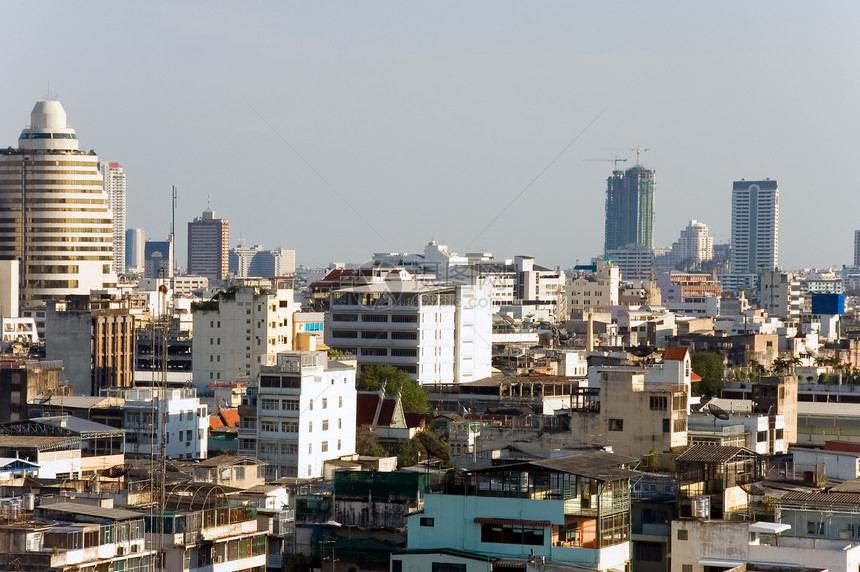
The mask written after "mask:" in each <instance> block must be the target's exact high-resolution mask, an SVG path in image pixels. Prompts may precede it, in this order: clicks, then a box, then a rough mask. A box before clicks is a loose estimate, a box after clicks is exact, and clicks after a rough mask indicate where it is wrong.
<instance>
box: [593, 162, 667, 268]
mask: <svg viewBox="0 0 860 572" xmlns="http://www.w3.org/2000/svg"><path fill="white" fill-rule="evenodd" d="M654 183H655V179H654V171H651V170H648V169H645V168H644V167H642V166H641V165H636V166H635V167H633V168H631V169H627V171H613V172H612V176H611V177H609V178H608V179H607V180H606V229H605V241H604V246H603V249H604V251H607V252H608V251H610V250H615V249H617V248H623V247H626V246H631V245H639V246H643V247H645V248H647V249H649V250H651V249H653V248H654V190H655V184H654Z"/></svg>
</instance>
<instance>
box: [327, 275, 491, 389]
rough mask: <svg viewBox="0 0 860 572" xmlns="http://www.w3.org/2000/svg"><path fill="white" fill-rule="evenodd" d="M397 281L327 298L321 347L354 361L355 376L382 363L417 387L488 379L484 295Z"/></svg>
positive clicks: (343, 291)
mask: <svg viewBox="0 0 860 572" xmlns="http://www.w3.org/2000/svg"><path fill="white" fill-rule="evenodd" d="M406 277H407V278H409V277H408V274H407V275H406ZM402 278H403V275H401V274H396V275H389V276H388V277H387V278H386V279H385V280H378V281H373V282H371V283H368V284H364V285H360V286H355V287H351V288H343V289H341V290H338V291H336V292H334V293H333V294H332V297H331V313H330V314H328V316H327V320H328V321H327V322H326V326H325V334H326V338H325V339H326V345H328V346H329V347H331V348H333V349H337V350H340V351H342V352H344V353H347V354H352V355H355V356H356V358H357V360H358V367H359V373H360V372H361V368H363V367H364V366H366V365H371V364H381V363H387V364H390V365H393V366H395V367H398V368H400V369H402V370H403V371H405V372H406V373H408V374H409V375H410V376H411V377H412V379H413V380H415V381H417V382H418V383H420V384H431V383H450V382H453V381H458V382H469V381H474V380H477V379H482V378H485V377H489V375H490V373H491V363H492V305H491V303H490V301H489V299H488V298H487V296H486V294H485V292H484V290H482V289H481V288H479V287H475V286H454V285H453V284H449V283H438V282H423V281H416V280H411V279H406V280H404V279H402Z"/></svg>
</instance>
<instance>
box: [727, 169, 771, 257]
mask: <svg viewBox="0 0 860 572" xmlns="http://www.w3.org/2000/svg"><path fill="white" fill-rule="evenodd" d="M778 264H779V187H778V185H777V184H776V181H771V180H770V179H768V180H765V181H735V182H734V185H733V187H732V268H731V272H732V274H758V273H759V272H761V271H762V270H773V269H775V268H776V267H777V266H778Z"/></svg>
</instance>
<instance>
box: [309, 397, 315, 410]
mask: <svg viewBox="0 0 860 572" xmlns="http://www.w3.org/2000/svg"><path fill="white" fill-rule="evenodd" d="M313 410H314V400H313V399H309V400H308V411H313Z"/></svg>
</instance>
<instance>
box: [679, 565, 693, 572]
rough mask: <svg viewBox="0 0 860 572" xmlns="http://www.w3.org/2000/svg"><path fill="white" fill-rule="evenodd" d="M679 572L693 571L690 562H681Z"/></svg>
mask: <svg viewBox="0 0 860 572" xmlns="http://www.w3.org/2000/svg"><path fill="white" fill-rule="evenodd" d="M681 572H693V565H692V564H681Z"/></svg>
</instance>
